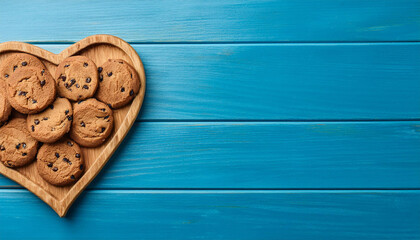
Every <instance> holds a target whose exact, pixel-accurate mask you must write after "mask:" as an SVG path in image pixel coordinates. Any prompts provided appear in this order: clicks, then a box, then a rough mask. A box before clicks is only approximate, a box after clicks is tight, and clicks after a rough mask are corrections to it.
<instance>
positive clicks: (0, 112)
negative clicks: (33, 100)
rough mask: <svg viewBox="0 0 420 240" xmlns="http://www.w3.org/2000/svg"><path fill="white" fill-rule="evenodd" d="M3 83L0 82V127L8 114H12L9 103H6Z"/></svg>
mask: <svg viewBox="0 0 420 240" xmlns="http://www.w3.org/2000/svg"><path fill="white" fill-rule="evenodd" d="M5 85H6V84H5V83H4V82H3V81H1V80H0V126H1V124H2V123H3V122H5V121H7V119H8V118H9V116H10V114H11V113H12V107H11V106H10V103H9V101H7V96H6V90H5Z"/></svg>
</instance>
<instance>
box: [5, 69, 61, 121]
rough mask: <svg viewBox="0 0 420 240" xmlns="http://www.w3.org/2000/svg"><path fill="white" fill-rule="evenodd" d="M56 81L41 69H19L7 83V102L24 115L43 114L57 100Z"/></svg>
mask: <svg viewBox="0 0 420 240" xmlns="http://www.w3.org/2000/svg"><path fill="white" fill-rule="evenodd" d="M55 94H56V90H55V81H54V79H53V78H52V76H51V74H50V73H49V72H48V71H47V70H45V69H41V68H36V67H26V68H19V69H18V70H16V71H15V73H14V74H13V75H12V76H11V77H10V79H9V80H8V81H7V100H8V101H9V103H10V105H12V107H13V108H14V109H16V110H17V111H18V112H20V113H24V114H34V113H38V112H41V111H42V110H44V109H45V108H46V107H47V106H48V105H50V104H51V103H52V102H53V101H54V99H55Z"/></svg>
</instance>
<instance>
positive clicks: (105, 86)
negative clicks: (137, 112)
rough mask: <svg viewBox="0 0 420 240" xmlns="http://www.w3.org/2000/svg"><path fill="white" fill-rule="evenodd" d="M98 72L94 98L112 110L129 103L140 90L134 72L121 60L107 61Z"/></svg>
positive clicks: (138, 81)
mask: <svg viewBox="0 0 420 240" xmlns="http://www.w3.org/2000/svg"><path fill="white" fill-rule="evenodd" d="M98 72H99V87H98V91H97V92H96V98H97V99H98V100H100V101H102V102H104V103H106V104H109V105H110V106H111V107H112V108H120V107H123V106H125V105H126V104H127V103H129V102H130V101H131V100H133V98H134V97H135V96H136V94H137V93H138V92H139V90H140V79H139V76H138V75H137V72H136V70H135V69H134V68H133V67H132V66H131V65H130V64H129V63H127V62H126V61H124V60H122V59H108V61H107V62H105V63H104V64H103V65H102V66H101V67H99V68H98Z"/></svg>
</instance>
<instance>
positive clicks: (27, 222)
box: [0, 190, 420, 240]
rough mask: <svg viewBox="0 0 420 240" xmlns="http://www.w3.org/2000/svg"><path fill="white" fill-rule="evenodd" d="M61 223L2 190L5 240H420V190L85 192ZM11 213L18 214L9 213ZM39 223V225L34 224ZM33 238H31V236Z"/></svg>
mask: <svg viewBox="0 0 420 240" xmlns="http://www.w3.org/2000/svg"><path fill="white" fill-rule="evenodd" d="M83 195H84V197H83V198H80V199H78V200H77V202H76V203H75V208H74V209H73V210H74V211H71V212H70V213H69V215H68V217H67V218H62V219H57V217H56V216H55V214H54V213H53V211H51V210H50V209H49V208H48V207H46V206H45V205H44V204H41V201H40V200H39V199H37V198H34V197H32V196H31V194H29V193H28V192H26V191H24V190H0V212H1V215H0V236H1V237H2V238H4V239H10V240H12V239H27V237H28V236H30V237H31V238H32V239H63V240H65V239H69V240H73V239H133V238H136V239H290V240H296V239H331V240H336V239H342V240H345V239H351V240H354V239H358V240H365V239H366V240H367V239H369V240H372V239H380V240H384V239H392V240H394V239H399V240H405V239H419V238H420V228H419V227H418V226H420V209H419V208H418V203H419V202H420V193H419V191H133V190H128V191H98V190H97V191H87V192H84V193H83ZM11 209H12V210H11ZM34 218H36V219H34ZM28 233H30V235H28Z"/></svg>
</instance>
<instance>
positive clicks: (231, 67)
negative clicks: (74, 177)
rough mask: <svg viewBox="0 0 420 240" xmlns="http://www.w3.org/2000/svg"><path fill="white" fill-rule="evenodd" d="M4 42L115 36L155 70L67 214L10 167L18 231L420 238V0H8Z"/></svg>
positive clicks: (1, 233) (30, 235) (2, 219)
mask: <svg viewBox="0 0 420 240" xmlns="http://www.w3.org/2000/svg"><path fill="white" fill-rule="evenodd" d="M0 32H1V34H0V42H4V41H10V40H16V41H25V42H32V43H35V44H37V45H39V46H41V47H43V48H45V49H47V50H50V51H52V52H56V53H58V52H60V51H61V50H62V49H64V48H66V47H67V46H69V45H70V44H71V43H73V42H75V41H78V40H80V39H81V38H84V37H86V36H88V35H91V34H99V33H107V34H113V35H117V36H119V37H122V38H124V39H125V40H127V41H129V42H130V43H132V45H133V47H134V48H135V49H136V50H137V51H138V53H139V54H140V56H141V58H142V60H143V62H144V64H145V67H146V74H147V81H148V89H147V93H146V98H145V103H144V106H143V109H142V111H141V115H140V116H139V118H138V120H137V122H136V123H135V125H134V127H133V129H132V131H131V133H130V134H129V135H128V137H127V138H126V139H125V140H124V142H123V144H122V146H121V147H120V149H119V150H118V151H117V152H116V154H115V155H114V156H113V158H112V159H111V161H110V162H109V164H108V165H107V166H106V167H105V168H104V170H103V172H102V173H101V174H100V175H99V176H98V178H97V179H96V180H95V181H94V182H93V183H92V184H91V185H90V186H89V189H88V190H87V191H86V192H85V193H83V194H82V195H81V196H80V198H79V199H78V200H77V201H76V203H75V205H74V206H73V207H72V208H71V209H70V212H69V215H68V217H67V218H63V219H60V218H58V217H57V215H56V214H55V213H54V212H53V211H52V210H51V209H50V208H49V207H48V206H47V205H46V204H44V203H42V201H41V200H39V199H37V198H36V197H35V196H34V195H33V194H31V193H29V192H28V191H26V190H25V189H22V188H21V187H19V186H18V185H16V184H15V183H14V182H12V181H10V180H8V179H5V178H4V177H0V240H4V239H420V206H419V202H420V201H419V200H420V195H419V194H420V44H419V43H420V42H419V41H420V1H418V0H405V1H397V0H390V1H361V0H341V1H337V0H325V1H309V0H307V1H306V0H299V1H291V0H282V1H243V0H224V1H141V2H137V1H125V0H121V1H107V0H105V1H104V0H102V1H89V2H85V1H66V2H64V1H62V2H60V1H54V2H48V1H41V0H36V1H30V2H24V1H10V2H7V3H2V6H1V7H0Z"/></svg>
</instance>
